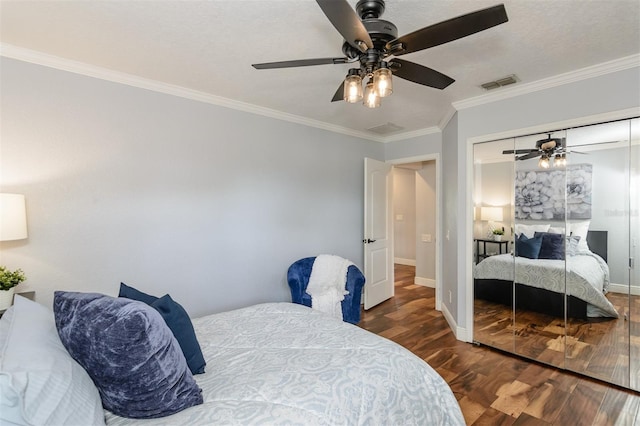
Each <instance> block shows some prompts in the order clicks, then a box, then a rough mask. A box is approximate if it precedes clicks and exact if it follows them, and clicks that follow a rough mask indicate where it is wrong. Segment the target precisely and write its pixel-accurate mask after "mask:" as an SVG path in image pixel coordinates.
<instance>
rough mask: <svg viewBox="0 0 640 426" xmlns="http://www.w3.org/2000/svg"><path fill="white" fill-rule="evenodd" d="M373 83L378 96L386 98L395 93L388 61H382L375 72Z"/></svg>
mask: <svg viewBox="0 0 640 426" xmlns="http://www.w3.org/2000/svg"><path fill="white" fill-rule="evenodd" d="M373 85H374V86H375V88H376V91H377V92H378V96H380V97H381V98H384V97H386V96H389V95H390V94H391V93H393V82H392V80H391V70H390V69H389V66H388V65H387V63H386V62H384V61H382V62H380V68H378V69H377V70H375V71H374V72H373Z"/></svg>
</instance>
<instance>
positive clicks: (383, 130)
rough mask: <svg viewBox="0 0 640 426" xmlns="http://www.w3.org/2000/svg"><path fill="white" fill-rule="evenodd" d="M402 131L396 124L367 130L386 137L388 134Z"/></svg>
mask: <svg viewBox="0 0 640 426" xmlns="http://www.w3.org/2000/svg"><path fill="white" fill-rule="evenodd" d="M402 129H404V127H400V126H398V125H397V124H393V123H387V124H382V125H380V126H376V127H372V128H370V129H367V130H369V131H370V132H374V133H377V134H379V135H388V134H389V133H393V132H397V131H400V130H402Z"/></svg>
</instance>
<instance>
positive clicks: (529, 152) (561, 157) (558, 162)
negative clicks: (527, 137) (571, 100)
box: [502, 134, 617, 169]
mask: <svg viewBox="0 0 640 426" xmlns="http://www.w3.org/2000/svg"><path fill="white" fill-rule="evenodd" d="M566 142H567V140H566V139H565V138H552V137H551V134H549V135H548V136H547V138H546V139H540V140H538V141H536V147H535V148H531V149H507V150H504V151H502V153H503V154H515V155H519V157H516V161H522V160H529V159H531V158H536V157H540V160H539V161H538V166H539V167H541V168H543V169H548V168H549V167H550V166H551V164H553V166H554V167H563V166H566V165H567V154H569V153H574V154H586V152H580V151H574V150H568V149H567V144H566ZM616 142H617V141H608V142H599V143H595V144H593V143H592V144H583V145H572V148H574V147H577V146H587V145H601V144H606V143H616Z"/></svg>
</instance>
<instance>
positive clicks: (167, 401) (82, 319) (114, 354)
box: [53, 291, 202, 419]
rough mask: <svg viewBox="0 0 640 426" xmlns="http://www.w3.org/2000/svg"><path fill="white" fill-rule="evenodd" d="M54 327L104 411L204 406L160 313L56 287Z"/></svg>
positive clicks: (140, 412) (158, 411)
mask: <svg viewBox="0 0 640 426" xmlns="http://www.w3.org/2000/svg"><path fill="white" fill-rule="evenodd" d="M53 311H54V314H55V319H56V328H57V329H58V335H59V336H60V340H61V341H62V343H63V345H64V346H65V348H66V349H67V351H68V352H69V354H70V355H71V356H72V357H73V359H75V360H76V361H77V362H78V363H79V364H80V365H82V367H83V368H84V369H85V370H86V371H87V373H89V376H91V379H92V380H93V382H94V383H95V384H96V386H97V388H98V390H99V392H100V397H101V399H102V405H103V407H104V408H105V409H107V410H109V411H111V412H113V413H114V414H117V415H119V416H122V417H129V418H134V419H142V418H158V417H164V416H168V415H170V414H174V413H177V412H178V411H182V410H184V409H185V408H188V407H191V406H194V405H198V404H202V391H201V390H200V388H199V387H198V385H197V384H196V382H195V380H194V379H193V376H192V375H191V373H190V372H189V368H188V367H187V363H186V362H185V359H184V356H183V355H182V352H181V351H180V347H179V346H178V344H177V342H176V340H175V339H174V337H173V335H172V334H171V331H170V330H169V328H168V327H167V325H166V324H165V322H164V321H163V320H162V317H161V316H160V314H159V313H158V312H157V311H156V310H155V309H153V308H151V307H149V306H147V305H146V304H144V303H142V302H138V301H134V300H129V299H124V298H115V297H109V296H105V295H102V294H97V293H73V292H63V291H56V292H55V295H54V300H53Z"/></svg>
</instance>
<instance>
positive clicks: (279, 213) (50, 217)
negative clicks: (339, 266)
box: [0, 58, 384, 316]
mask: <svg viewBox="0 0 640 426" xmlns="http://www.w3.org/2000/svg"><path fill="white" fill-rule="evenodd" d="M0 66H1V68H2V74H1V75H0V78H1V80H0V84H1V86H2V97H1V105H0V106H1V108H2V126H1V130H0V131H1V133H0V136H1V138H2V146H1V157H0V166H1V176H0V182H1V184H2V187H1V188H0V191H2V192H16V193H22V194H25V195H26V200H27V210H28V225H29V239H27V240H24V241H17V242H4V243H2V245H1V246H0V248H1V249H2V251H1V255H2V258H1V260H0V263H1V264H3V265H6V266H8V267H10V268H18V267H19V268H22V269H24V271H25V273H26V275H27V277H28V279H27V281H26V282H25V283H24V284H22V285H21V286H20V287H19V288H18V290H36V292H37V299H38V300H39V301H41V302H42V303H44V304H50V303H51V299H52V292H53V291H54V290H56V289H62V290H78V291H96V292H102V293H106V294H110V295H115V294H117V291H118V286H119V283H120V282H121V281H123V282H125V283H128V284H130V285H133V286H137V287H138V288H140V289H141V290H143V291H147V292H150V293H153V294H156V295H163V294H165V293H171V294H172V296H174V298H175V299H177V300H178V301H180V302H181V303H182V304H183V305H184V306H185V308H187V310H188V311H189V312H190V314H191V315H195V316H197V315H201V314H205V313H209V312H216V311H221V310H226V309H230V308H235V307H240V306H245V305H248V304H251V303H256V302H266V301H288V300H290V295H289V289H288V286H287V284H286V271H287V268H288V266H289V265H290V264H291V263H292V262H293V261H295V260H296V259H298V258H301V257H305V256H311V255H315V254H318V253H333V254H338V255H342V256H344V257H347V258H349V259H351V260H353V261H354V262H355V263H356V264H358V265H360V266H362V261H363V253H362V243H361V241H362V230H363V219H362V216H363V215H362V211H363V210H362V209H363V174H364V173H363V158H364V157H365V156H369V157H372V158H376V159H379V160H383V159H384V146H383V145H382V144H380V143H376V142H371V141H366V140H361V139H358V138H354V137H349V136H344V135H338V134H335V133H331V132H327V131H323V130H319V129H315V128H311V127H306V126H302V125H297V124H292V123H288V122H284V121H279V120H274V119H271V118H266V117H262V116H258V115H253V114H249V113H244V112H240V111H236V110H231V109H227V108H223V107H218V106H215V105H210V104H206V103H200V102H196V101H191V100H186V99H182V98H178V97H173V96H169V95H164V94H160V93H155V92H151V91H147V90H143V89H138V88H133V87H129V86H126V85H121V84H115V83H110V82H107V81H102V80H98V79H93V78H90V77H85V76H80V75H76V74H72V73H68V72H64V71H58V70H54V69H50V68H45V67H41V66H37V65H33V64H28V63H24V62H20V61H15V60H11V59H6V58H2V59H1V62H0Z"/></svg>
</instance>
